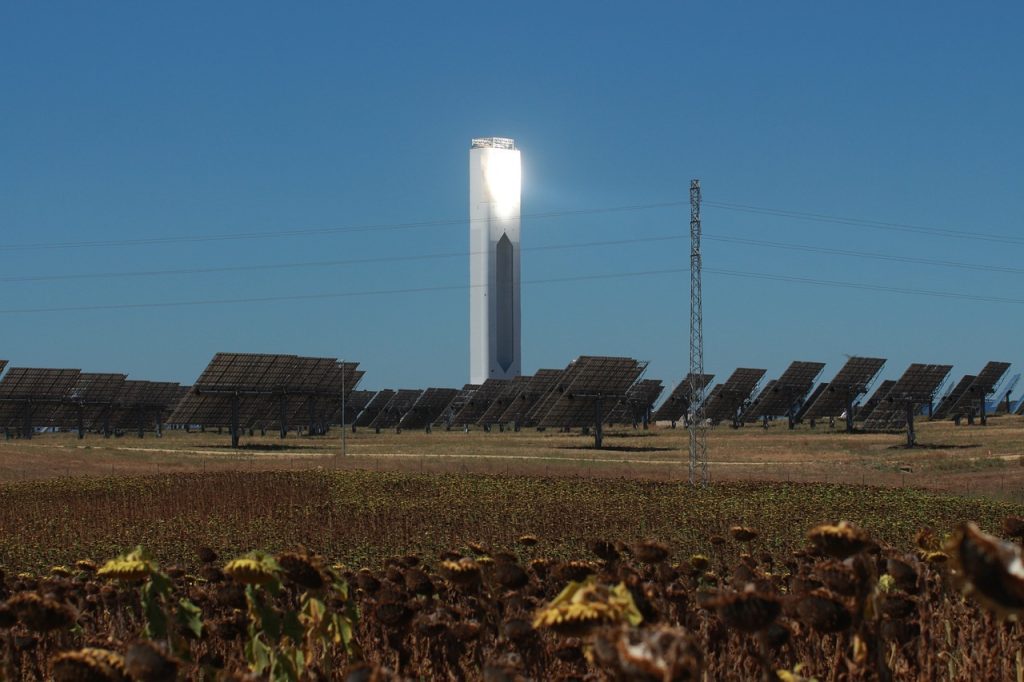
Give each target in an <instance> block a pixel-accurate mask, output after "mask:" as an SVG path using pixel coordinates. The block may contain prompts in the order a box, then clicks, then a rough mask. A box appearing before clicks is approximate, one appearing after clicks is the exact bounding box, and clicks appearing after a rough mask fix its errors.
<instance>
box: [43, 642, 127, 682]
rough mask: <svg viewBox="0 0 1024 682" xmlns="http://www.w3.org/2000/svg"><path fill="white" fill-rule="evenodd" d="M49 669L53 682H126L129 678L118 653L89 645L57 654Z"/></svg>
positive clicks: (122, 659)
mask: <svg viewBox="0 0 1024 682" xmlns="http://www.w3.org/2000/svg"><path fill="white" fill-rule="evenodd" d="M50 671H51V675H52V677H53V679H54V680H55V682H83V681H86V680H87V681H89V682H128V679H129V678H128V674H127V672H125V666H124V658H122V657H121V655H120V654H117V653H115V652H113V651H108V650H107V649H93V648H89V647H87V648H85V649H79V650H78V651H65V652H63V653H60V654H57V655H56V656H54V658H53V661H52V663H51V665H50Z"/></svg>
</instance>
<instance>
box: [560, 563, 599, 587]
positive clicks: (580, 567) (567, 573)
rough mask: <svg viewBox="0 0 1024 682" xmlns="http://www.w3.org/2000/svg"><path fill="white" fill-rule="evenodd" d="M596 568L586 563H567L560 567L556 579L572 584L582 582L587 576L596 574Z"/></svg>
mask: <svg viewBox="0 0 1024 682" xmlns="http://www.w3.org/2000/svg"><path fill="white" fill-rule="evenodd" d="M595 572H596V571H595V568H594V566H593V565H592V564H590V563H589V562H586V561H566V562H564V563H562V564H559V565H558V568H557V570H556V571H555V577H557V578H558V579H559V580H566V581H570V582H582V581H583V580H585V579H586V578H587V576H590V575H593V574H594V573H595Z"/></svg>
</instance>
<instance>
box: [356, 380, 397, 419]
mask: <svg viewBox="0 0 1024 682" xmlns="http://www.w3.org/2000/svg"><path fill="white" fill-rule="evenodd" d="M394 397H395V391H393V390H392V389H390V388H385V389H384V390H382V391H378V392H377V395H375V396H373V400H371V401H370V402H369V403H368V404H367V405H366V407H365V408H363V411H362V412H360V413H359V416H358V417H357V418H356V421H355V423H354V424H353V425H354V426H369V425H370V424H372V423H373V420H374V419H376V418H377V415H378V414H380V412H381V410H383V409H384V408H385V407H386V406H387V404H388V403H389V402H391V399H392V398H394Z"/></svg>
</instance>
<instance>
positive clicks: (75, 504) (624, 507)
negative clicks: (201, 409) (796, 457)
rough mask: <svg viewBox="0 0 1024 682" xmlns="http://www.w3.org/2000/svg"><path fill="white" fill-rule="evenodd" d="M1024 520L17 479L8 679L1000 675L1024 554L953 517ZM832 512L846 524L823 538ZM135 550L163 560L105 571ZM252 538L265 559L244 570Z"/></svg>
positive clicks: (1016, 657)
mask: <svg viewBox="0 0 1024 682" xmlns="http://www.w3.org/2000/svg"><path fill="white" fill-rule="evenodd" d="M1020 512H1021V508H1020V506H1019V505H1010V504H1006V503H1000V502H994V501H985V500H977V499H974V500H968V499H959V498H951V497H946V496H942V495H937V494H934V493H929V492H925V491H920V490H913V489H901V490H894V489H884V488H860V487H846V486H836V485H814V484H751V483H734V484H717V485H715V486H713V487H712V488H710V489H707V490H694V489H691V488H689V487H688V486H686V485H684V484H678V483H664V482H652V481H641V480H597V479H584V478H568V477H562V478H526V477H507V476H478V475H469V476H466V475H456V474H448V475H419V474H403V473H381V474H378V473H376V472H357V471H351V472H349V471H339V472H332V471H320V472H316V471H308V472H255V473H247V472H225V473H207V474H168V475H154V476H148V477H141V478H140V477H136V478H129V477H120V478H107V479H98V478H97V479H84V478H79V479H61V480H45V481H35V482H26V483H16V484H9V485H7V486H4V487H3V488H2V489H0V514H2V515H0V562H2V564H3V567H4V569H5V576H4V577H3V580H2V581H0V582H2V588H0V590H2V592H3V594H2V595H0V597H2V598H3V600H4V601H3V602H2V605H0V636H2V637H3V642H4V645H3V646H4V660H3V666H4V667H3V671H4V675H5V676H6V677H7V678H9V679H47V678H49V677H52V678H54V679H57V680H128V679H132V680H143V679H147V680H174V679H243V678H245V679H267V678H271V679H280V680H287V679H337V678H346V679H352V680H364V679H377V680H390V679H409V678H418V679H487V680H495V681H496V680H514V679H535V680H539V679H588V678H589V679H622V680H627V679H629V680H698V679H757V678H758V677H761V678H763V679H787V680H797V679H806V678H810V677H815V678H818V679H822V680H824V679H857V680H859V679H872V680H873V679H1008V678H1013V677H1015V676H1017V675H1019V674H1024V667H1022V662H1021V660H1020V656H1021V653H1020V652H1021V651H1022V650H1024V631H1022V630H1021V629H1020V628H1019V627H1018V626H1017V625H1016V624H1011V623H1006V624H1002V623H1000V622H999V621H997V620H996V617H995V615H992V614H993V613H996V612H998V613H1002V614H1006V613H1010V612H1014V611H1017V610H1019V609H1021V608H1024V598H1021V597H1020V595H1021V594H1022V591H1021V590H1020V577H1019V576H1017V575H1015V574H1014V573H1013V572H1012V564H1013V561H1014V560H1018V561H1019V558H1018V557H1019V555H1018V554H1016V548H1015V547H1014V546H1011V545H1009V544H1005V543H1004V544H1000V543H998V542H997V541H996V540H994V539H990V538H986V537H985V536H983V535H981V534H980V533H978V532H975V531H974V530H973V529H972V528H971V527H969V526H962V525H961V524H960V521H961V520H962V519H967V518H970V519H976V520H977V521H978V522H979V524H980V525H981V527H982V528H985V529H987V530H989V531H997V532H1002V533H1005V534H1008V535H1011V536H1016V535H1020V534H1022V533H1024V521H1020V520H1019V519H1017V518H1016V516H1014V515H1015V514H1019V513H1020ZM1007 517H1009V521H1010V523H1006V522H1005V519H1007ZM840 518H843V519H849V520H851V521H853V522H854V524H855V525H854V526H847V525H840V526H832V525H825V526H823V527H821V526H818V525H817V524H828V523H829V522H831V521H835V520H837V519H840ZM925 526H930V527H932V528H934V529H935V530H934V531H926V532H923V533H921V532H919V531H920V530H921V529H922V528H923V527H925ZM812 527H816V530H814V531H812V532H811V533H810V534H808V533H807V530H808V529H809V528H812ZM860 529H863V530H860ZM947 532H952V535H951V536H950V537H944V535H945V534H946V533H947ZM651 538H656V539H655V540H652V539H651ZM137 543H141V544H143V545H144V546H145V547H146V548H147V549H149V550H150V551H151V552H152V554H151V555H150V554H147V553H145V552H135V553H132V554H130V555H126V556H125V555H122V556H121V557H119V558H118V559H116V560H114V561H111V562H108V563H106V564H105V563H104V560H105V559H109V558H110V557H112V556H114V555H116V554H118V553H119V552H120V551H123V548H126V547H131V546H133V545H135V544H137ZM252 547H261V548H263V549H265V550H268V552H270V553H269V554H263V553H255V554H248V555H244V556H241V557H239V555H241V554H242V553H243V552H244V551H246V550H248V549H250V548H252ZM232 559H233V560H232ZM97 569H99V570H97ZM1015 581H1016V582H1015ZM963 588H968V589H971V590H973V591H974V595H973V596H971V597H969V598H966V599H965V598H964V597H963V596H961V591H962V589H963ZM979 601H980V602H981V603H983V604H985V605H986V606H985V607H980V606H979V605H978V604H979ZM988 609H994V610H995V611H993V612H992V613H990V612H989V610H988ZM253 671H255V672H256V673H258V674H257V675H255V676H253V675H252V673H253ZM780 671H781V672H780ZM247 675H248V676H249V677H245V676H247ZM705 675H706V677H705Z"/></svg>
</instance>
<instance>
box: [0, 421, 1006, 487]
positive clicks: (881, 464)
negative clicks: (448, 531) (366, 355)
mask: <svg viewBox="0 0 1024 682" xmlns="http://www.w3.org/2000/svg"><path fill="white" fill-rule="evenodd" d="M918 434H919V435H918V441H919V446H918V447H915V448H913V449H907V448H905V447H903V442H904V436H903V434H901V433H888V434H867V433H856V434H845V433H841V432H838V431H834V430H831V429H829V427H828V426H827V425H819V426H818V428H816V429H813V430H812V429H810V428H808V427H807V426H800V427H798V428H797V429H796V430H794V431H789V430H788V429H787V428H786V427H785V424H784V423H781V422H780V423H774V424H772V425H771V427H770V428H769V429H767V430H765V429H762V428H761V427H760V426H755V425H747V426H745V427H744V428H742V429H732V428H729V427H727V426H720V427H717V428H715V429H713V430H711V432H710V437H709V452H710V461H711V475H712V478H713V480H717V481H750V480H766V481H793V482H824V483H841V484H854V485H856V484H867V485H878V486H888V487H898V486H909V487H921V488H928V489H932V490H939V491H945V492H951V493H956V494H961V495H963V494H967V495H986V496H991V497H994V498H999V499H1006V500H1014V501H1021V500H1024V418H1021V417H1013V416H1010V417H1006V416H1004V417H998V418H993V419H990V420H989V425H988V426H985V427H982V426H967V425H966V424H964V425H961V426H955V425H954V424H952V423H951V422H928V421H926V420H921V421H920V422H919V428H918ZM685 448H686V431H685V430H683V429H681V428H680V429H671V428H668V427H667V426H660V425H659V426H654V427H652V428H651V429H650V430H648V431H643V430H634V429H632V428H628V427H627V428H621V427H620V428H612V429H609V430H608V431H607V432H606V437H605V447H604V448H603V449H602V450H596V449H594V447H593V438H592V437H590V436H584V435H581V434H580V433H578V432H577V433H559V432H556V431H552V430H548V431H545V432H538V431H536V430H533V429H527V430H523V431H521V432H519V433H512V432H510V431H505V432H498V431H497V430H494V431H491V432H484V431H481V430H473V431H470V432H468V433H466V432H462V431H452V432H445V431H443V430H435V431H434V432H433V433H430V434H426V433H423V432H421V431H404V432H402V433H395V432H393V431H386V432H381V433H379V434H378V433H374V432H373V431H367V430H359V431H358V432H357V433H354V434H353V433H349V434H348V435H347V448H346V449H347V456H345V457H342V456H340V453H341V438H340V433H339V432H338V431H337V430H334V431H332V432H331V433H330V434H329V435H328V436H324V437H299V436H295V435H294V434H290V435H289V437H288V438H287V439H285V440H280V439H279V438H277V437H276V436H274V435H271V434H269V433H268V434H267V435H265V436H261V435H260V434H259V433H258V432H257V433H255V434H253V435H252V436H249V435H245V436H244V437H243V438H242V447H241V448H240V449H238V450H232V449H231V448H230V446H229V436H228V435H227V433H217V432H215V431H208V432H206V433H184V432H181V431H171V432H168V433H166V434H165V435H164V436H163V437H162V438H156V437H154V436H153V434H147V435H146V438H144V439H139V438H138V437H136V436H135V435H125V436H123V437H120V438H110V439H104V438H102V437H100V436H97V435H93V434H89V435H87V436H86V438H85V439H84V440H78V439H77V438H76V437H75V435H74V434H41V435H38V436H37V437H36V438H34V439H32V440H31V441H24V440H9V441H0V482H3V481H18V480H32V479H40V478H54V477H65V476H108V475H112V474H113V475H121V474H148V473H175V472H182V473H184V472H197V471H229V470H253V471H257V470H282V469H296V470H297V469H315V468H325V469H363V470H376V471H406V472H438V473H442V472H444V473H453V472H454V473H487V474H504V473H508V474H526V475H549V476H590V477H616V478H617V477H627V478H649V479H656V480H679V479H680V478H684V477H685V476H686V466H685V461H686V449H685Z"/></svg>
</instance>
